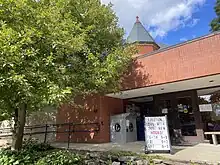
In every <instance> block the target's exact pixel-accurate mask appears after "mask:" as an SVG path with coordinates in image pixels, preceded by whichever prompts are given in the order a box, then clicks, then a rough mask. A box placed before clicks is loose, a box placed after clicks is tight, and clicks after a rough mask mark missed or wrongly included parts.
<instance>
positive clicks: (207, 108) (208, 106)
mask: <svg viewBox="0 0 220 165" xmlns="http://www.w3.org/2000/svg"><path fill="white" fill-rule="evenodd" d="M199 111H200V112H212V104H200V105H199Z"/></svg>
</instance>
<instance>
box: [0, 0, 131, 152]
mask: <svg viewBox="0 0 220 165" xmlns="http://www.w3.org/2000/svg"><path fill="white" fill-rule="evenodd" d="M117 22H118V20H117V17H116V16H115V14H114V12H113V11H112V9H111V6H109V5H108V6H105V5H102V4H101V3H100V1H99V0H0V113H1V114H3V115H4V116H7V117H12V118H13V119H14V128H13V137H12V139H13V142H12V149H14V150H19V149H20V148H21V146H22V139H23V132H24V125H25V116H26V113H27V112H30V111H37V110H41V109H42V107H44V106H45V105H59V104H61V103H63V102H65V101H68V100H69V99H70V98H73V97H75V96H76V95H82V94H89V93H97V92H102V93H104V92H109V91H116V90H117V89H118V88H119V85H118V84H120V83H119V81H120V77H121V75H122V74H123V72H124V71H125V70H126V67H127V66H128V64H129V62H130V60H131V55H132V54H133V48H132V47H128V46H125V45H123V44H122V38H123V30H122V29H121V28H119V27H118V23H117Z"/></svg>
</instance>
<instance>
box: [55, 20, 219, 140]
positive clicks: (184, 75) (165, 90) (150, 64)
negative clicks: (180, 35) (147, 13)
mask: <svg viewBox="0 0 220 165" xmlns="http://www.w3.org/2000/svg"><path fill="white" fill-rule="evenodd" d="M127 42H128V43H136V44H137V47H138V50H139V53H138V54H136V55H134V59H135V60H134V62H133V63H132V65H131V66H130V67H129V73H128V74H126V75H124V77H123V85H122V86H123V89H121V92H120V93H116V94H115V93H110V94H107V95H106V96H99V95H95V96H89V97H87V98H84V99H82V98H78V100H77V103H79V105H82V106H79V107H73V106H71V105H63V106H62V107H61V108H60V109H59V110H58V114H57V122H58V123H69V122H71V123H80V124H79V125H78V126H75V128H74V130H75V133H74V134H73V135H72V136H71V142H90V143H105V142H110V116H112V115H115V114H120V113H124V112H126V107H128V105H132V106H136V107H139V111H140V112H138V113H139V114H140V116H142V117H143V116H157V115H163V114H164V112H163V109H166V110H167V112H165V113H166V115H167V116H168V121H169V128H170V136H172V137H171V138H172V140H174V141H175V140H176V139H175V138H178V140H179V142H180V143H181V142H186V143H191V142H202V141H203V140H204V135H203V134H204V130H205V129H206V127H205V124H206V123H205V122H206V121H204V120H203V118H202V112H200V110H199V104H200V103H199V99H198V98H199V97H198V96H200V95H207V94H210V93H213V92H216V91H219V90H220V88H219V87H220V65H219V62H220V32H215V33H211V34H208V35H205V36H203V37H199V38H195V39H193V40H191V41H187V42H183V43H180V44H177V45H174V46H167V47H161V46H160V45H158V44H157V43H156V42H155V41H154V39H153V38H152V37H151V36H150V34H149V33H148V32H147V31H146V29H145V28H144V26H143V25H142V24H141V22H140V21H139V19H138V17H137V20H136V22H135V23H134V26H133V28H132V30H131V32H130V35H129V36H128V38H127ZM180 109H184V111H181V110H180ZM96 127H99V129H98V131H95V130H96ZM65 129H67V128H65V127H62V128H60V130H65ZM77 130H78V131H77ZM67 139H68V138H67V134H57V140H58V141H66V140H67ZM142 140H143V139H142Z"/></svg>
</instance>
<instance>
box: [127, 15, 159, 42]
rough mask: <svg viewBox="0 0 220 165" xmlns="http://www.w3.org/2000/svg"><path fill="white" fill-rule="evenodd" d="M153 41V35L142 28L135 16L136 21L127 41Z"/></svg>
mask: <svg viewBox="0 0 220 165" xmlns="http://www.w3.org/2000/svg"><path fill="white" fill-rule="evenodd" d="M135 42H141V43H155V41H154V39H153V37H152V36H151V35H150V34H149V33H148V31H147V30H146V29H145V28H144V26H143V25H142V23H141V22H140V21H139V17H138V16H137V17H136V22H135V23H134V26H133V28H132V30H131V32H130V34H129V36H128V38H127V43H135Z"/></svg>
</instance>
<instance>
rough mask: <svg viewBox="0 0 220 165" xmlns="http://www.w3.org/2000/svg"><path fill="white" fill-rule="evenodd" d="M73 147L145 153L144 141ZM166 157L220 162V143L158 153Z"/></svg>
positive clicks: (57, 144)
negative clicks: (169, 152) (170, 152)
mask: <svg viewBox="0 0 220 165" xmlns="http://www.w3.org/2000/svg"><path fill="white" fill-rule="evenodd" d="M53 146H55V147H58V148H67V143H55V144H53ZM70 148H71V149H76V150H90V151H110V150H120V151H132V152H136V153H144V142H133V143H127V144H114V143H106V144H82V143H71V144H70ZM158 155H161V156H163V157H165V158H170V159H175V160H182V161H186V160H187V161H190V160H191V161H194V162H207V163H213V164H214V163H218V162H220V145H217V146H215V145H212V144H203V143H202V144H198V145H195V146H190V147H182V146H173V153H172V154H158Z"/></svg>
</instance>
